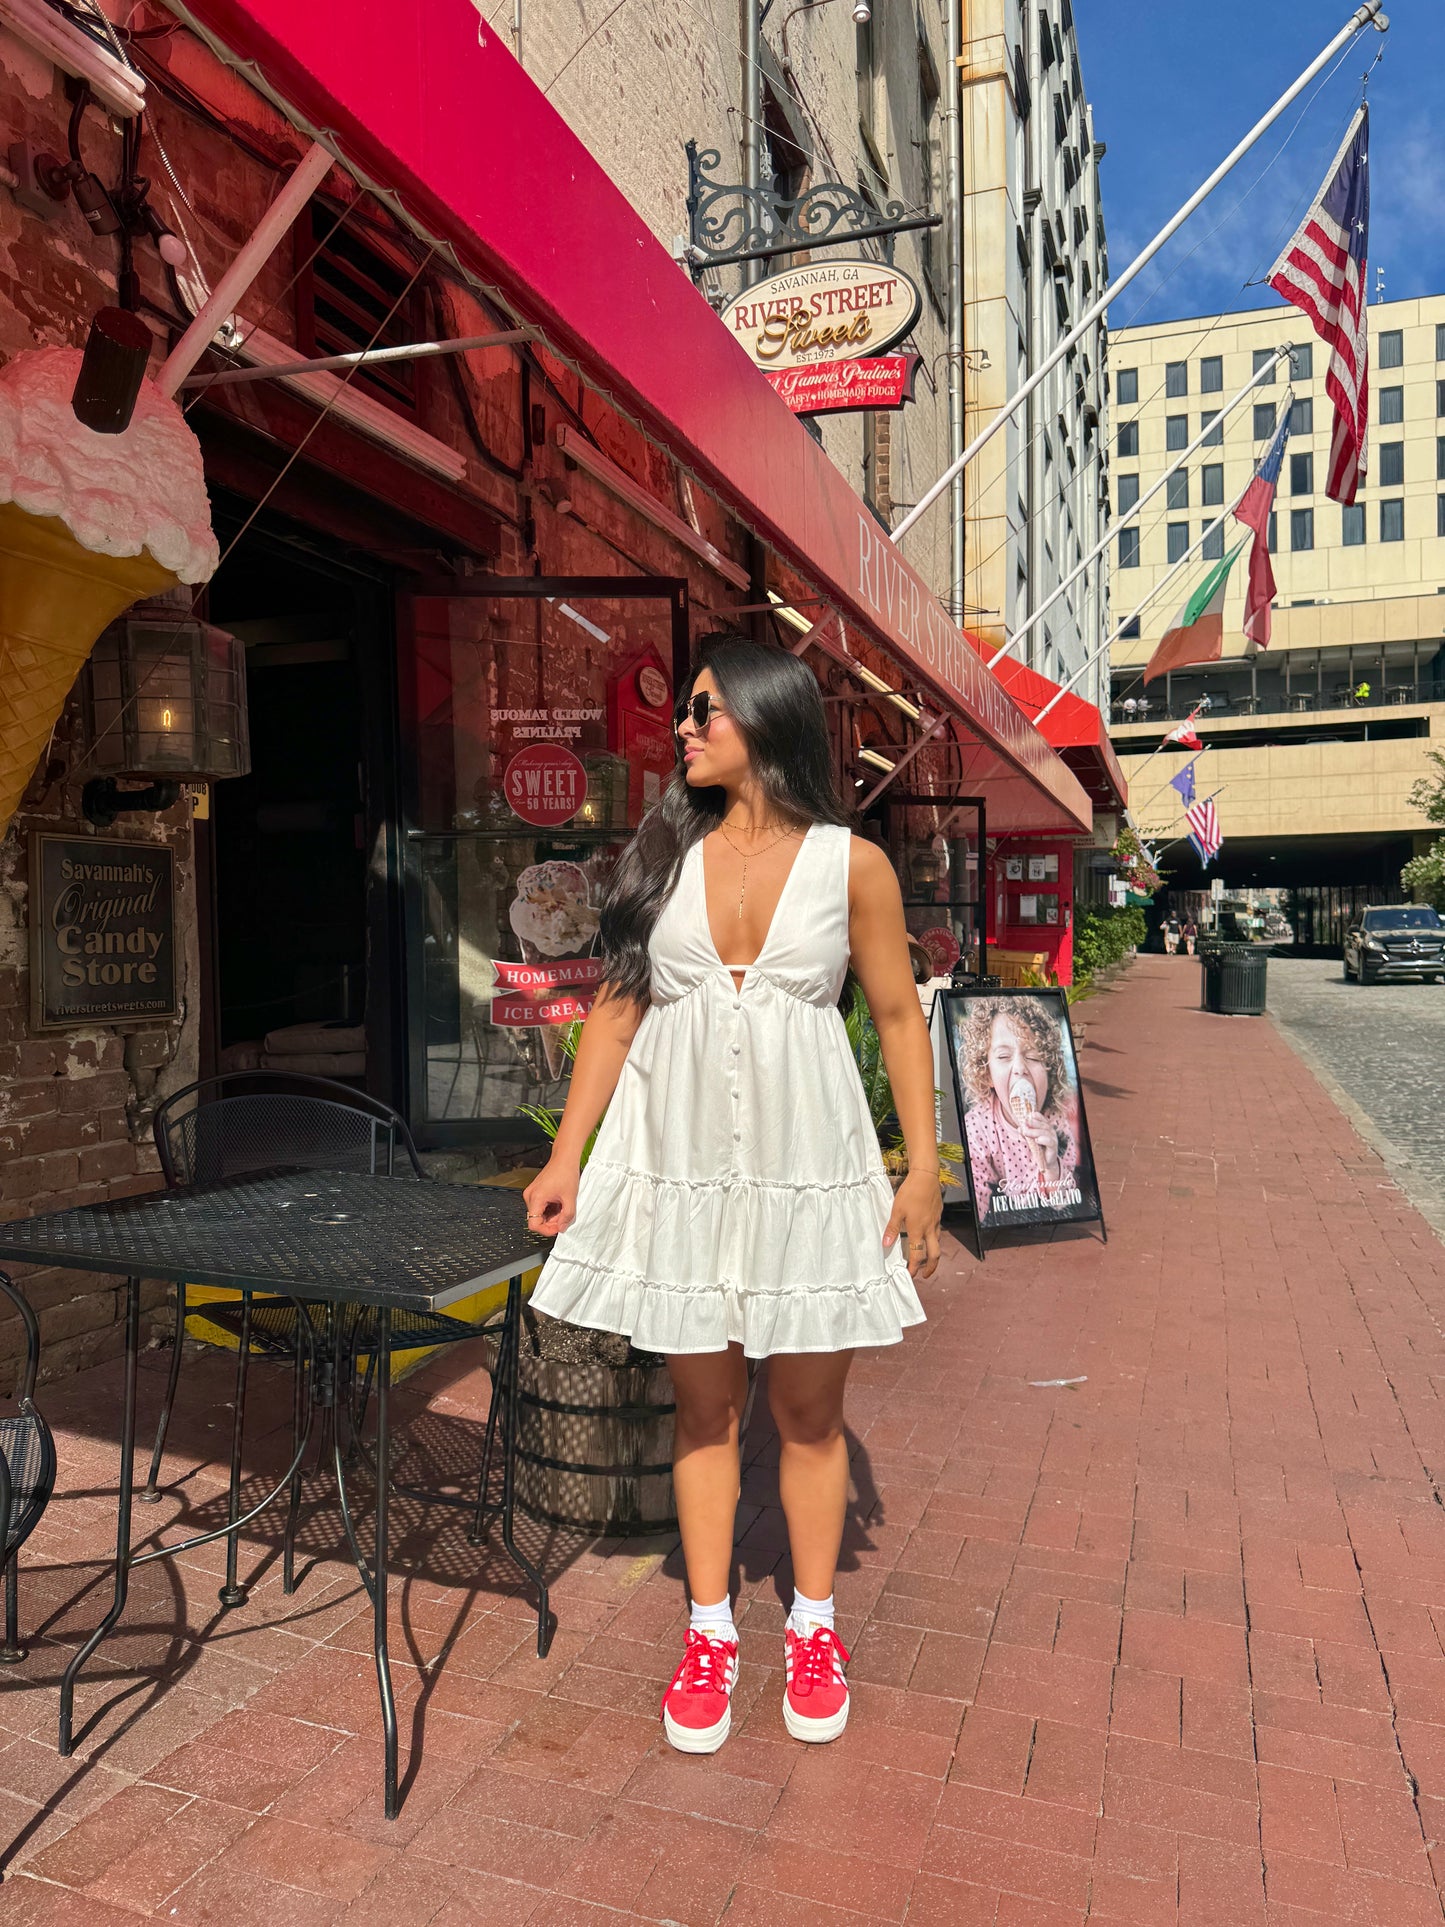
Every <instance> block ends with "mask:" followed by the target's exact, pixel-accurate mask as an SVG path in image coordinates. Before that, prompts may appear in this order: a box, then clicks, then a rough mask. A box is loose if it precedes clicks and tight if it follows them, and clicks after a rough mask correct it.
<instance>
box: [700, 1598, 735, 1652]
mask: <svg viewBox="0 0 1445 1927" xmlns="http://www.w3.org/2000/svg"><path fill="white" fill-rule="evenodd" d="M689 1630H690V1631H692V1632H695V1633H706V1634H707V1636H708V1638H709V1639H721V1640H723V1641H724V1642H726V1641H728V1640H731V1641H732V1642H733V1643H734V1644H736V1643H737V1636H738V1629H737V1627H736V1626H734V1624H733V1609H732V1601H731V1600H730V1599H728V1598H727V1597H726V1595H724V1597H723V1598H721V1599H720V1600H719V1601H718V1603H717V1604H716V1605H715V1606H700V1605H699V1604H698V1603H697V1601H696V1600H695V1599H694V1600H693V1602H692V1624H691V1627H690V1629H689Z"/></svg>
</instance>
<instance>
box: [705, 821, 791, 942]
mask: <svg viewBox="0 0 1445 1927" xmlns="http://www.w3.org/2000/svg"><path fill="white" fill-rule="evenodd" d="M718 828H719V829H720V830H721V831H722V834H723V841H724V842H725V843H727V845H728V847H729V848H730V849H733V850H737V853H738V855H739V856H740V857H741V858H742V860H743V883H742V888H741V889H740V890H739V891H738V921H739V922H741V921H742V915H743V902H744V900H745V899H746V897H747V894H748V865H749V863H751V862H752V860H753V858H754V857H759V856H766V855H767V853H768V851H769V850H776V849H777V847H778V845H779V844H780V843H786V842H787V840H788V838H789V837H790V836H796V835H797V834H798V832H797V831H796V830H784V831H783V833H782V835H781V836H775V837H774V838H773V840H772V842H771V843H765V844H764V845H763V847H762V849H760V850H754V851H752V852H751V854H749V852H748V851H747V850H740V849H738V846H737V844H736V843H734V842H733V840H732V838H731V836H729V835H728V828H727V825H726V823H722V822H719V824H718Z"/></svg>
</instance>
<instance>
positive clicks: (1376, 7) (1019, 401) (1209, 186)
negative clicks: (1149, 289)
mask: <svg viewBox="0 0 1445 1927" xmlns="http://www.w3.org/2000/svg"><path fill="white" fill-rule="evenodd" d="M1382 6H1383V0H1364V5H1363V6H1360V7H1357V8H1356V9H1355V11H1354V13H1353V14H1352V15H1351V16H1350V18H1349V20H1348V21H1346V23H1345V25H1344V26H1343V27H1341V29H1340V31H1339V32H1338V33H1337V34H1336V35H1335V37H1334V39H1333V40H1331V42H1330V43H1329V45H1328V46H1327V47H1326V48H1325V49H1324V51H1323V52H1322V53H1321V54H1319V55H1318V56H1317V57H1316V58H1315V59H1314V60H1312V61H1311V62H1310V64H1309V66H1308V67H1306V68H1305V70H1304V72H1303V73H1302V74H1301V75H1300V77H1299V79H1298V80H1296V81H1295V82H1294V83H1293V85H1292V86H1290V87H1288V88H1287V89H1286V90H1285V92H1284V93H1282V94H1281V95H1280V97H1279V99H1278V100H1277V101H1276V102H1275V103H1274V105H1273V107H1271V108H1270V110H1269V112H1268V113H1267V114H1265V115H1264V117H1263V118H1262V119H1261V120H1258V121H1256V122H1255V124H1254V126H1253V127H1251V128H1250V130H1249V132H1248V133H1247V134H1246V135H1245V136H1244V139H1243V140H1241V141H1240V142H1239V143H1238V144H1237V145H1236V146H1235V147H1234V148H1233V149H1232V150H1231V151H1230V152H1229V153H1228V154H1227V155H1226V156H1225V157H1224V159H1223V160H1222V161H1221V162H1220V163H1219V165H1218V167H1216V168H1215V170H1214V172H1213V173H1212V174H1211V175H1210V176H1209V178H1208V180H1206V181H1203V182H1201V184H1200V185H1199V186H1198V187H1197V188H1195V190H1194V192H1193V193H1192V194H1191V195H1190V197H1189V199H1188V200H1187V201H1186V202H1185V203H1184V205H1183V207H1181V208H1180V209H1179V211H1178V213H1177V214H1175V215H1173V216H1172V218H1171V219H1170V220H1168V221H1167V222H1166V223H1165V225H1164V226H1163V227H1162V228H1160V230H1159V232H1158V233H1157V234H1156V235H1155V236H1154V239H1153V240H1152V241H1151V242H1150V243H1149V245H1148V246H1147V247H1146V248H1145V249H1144V251H1143V253H1142V254H1137V255H1135V257H1134V259H1133V260H1132V261H1131V262H1130V263H1129V265H1128V267H1127V268H1125V270H1124V272H1123V273H1122V274H1121V275H1120V276H1119V278H1118V280H1117V281H1111V282H1110V283H1109V285H1108V287H1107V288H1105V289H1104V291H1103V293H1102V294H1101V295H1100V296H1099V298H1098V300H1097V301H1095V302H1094V304H1093V306H1092V307H1091V308H1089V309H1088V310H1087V311H1086V313H1085V314H1084V316H1083V318H1082V319H1081V320H1080V321H1078V322H1076V323H1075V325H1074V327H1073V328H1072V329H1071V330H1070V331H1069V333H1068V334H1066V335H1065V336H1064V338H1063V340H1062V341H1061V342H1060V343H1059V345H1058V347H1057V348H1055V349H1054V351H1053V353H1052V354H1051V355H1047V356H1046V357H1045V358H1044V360H1043V361H1042V362H1040V364H1039V366H1038V367H1037V368H1036V369H1035V370H1034V372H1033V373H1032V374H1031V375H1030V376H1029V378H1028V380H1027V381H1026V382H1025V383H1024V385H1023V386H1022V388H1020V389H1018V390H1016V392H1015V393H1014V394H1012V395H1011V396H1010V397H1009V399H1008V400H1007V401H1006V402H1005V403H1004V405H1003V407H1002V408H1001V409H1000V410H999V411H998V413H997V414H996V415H995V416H994V418H993V420H992V421H991V422H989V423H988V425H987V427H985V428H982V429H980V431H979V432H978V434H977V435H975V436H974V438H973V440H972V441H971V442H970V443H969V444H968V447H967V448H965V449H964V451H963V453H962V454H961V455H959V456H957V457H955V459H954V460H953V461H952V462H950V463H949V465H948V467H947V468H946V469H945V470H944V471H943V473H942V475H940V476H939V478H938V480H937V481H936V482H934V483H933V485H932V486H931V487H930V488H929V489H927V490H926V491H925V493H924V494H922V495H921V496H920V497H919V498H918V500H917V501H916V502H915V503H914V505H913V507H912V508H911V509H910V510H909V511H908V513H907V515H905V516H904V518H903V520H902V521H901V522H900V523H899V524H898V527H897V528H896V529H894V530H893V532H892V539H893V541H894V542H898V541H901V539H902V538H903V537H904V536H905V535H906V534H907V533H908V531H909V529H911V528H912V527H913V524H914V523H915V522H916V521H917V520H918V518H919V517H920V516H921V515H922V514H923V513H924V511H925V510H926V509H929V508H931V507H932V506H933V504H934V503H935V502H936V501H937V500H938V498H939V496H940V495H942V494H943V493H944V491H945V490H946V489H947V488H948V487H949V485H950V483H951V482H952V481H953V478H954V476H955V475H959V474H961V473H962V472H963V470H964V469H965V468H967V467H968V464H969V463H970V462H971V461H972V460H973V458H974V456H975V455H977V454H978V452H979V450H980V449H981V448H983V447H984V445H985V444H986V443H988V442H990V441H992V439H993V437H994V436H995V435H996V434H997V433H998V431H999V430H1000V429H1001V428H1002V427H1003V426H1004V424H1005V423H1006V422H1008V421H1010V420H1011V419H1012V418H1013V416H1014V415H1016V414H1017V413H1018V411H1019V409H1020V407H1021V406H1022V405H1023V403H1024V402H1025V401H1027V399H1028V398H1029V396H1030V395H1031V394H1032V393H1033V392H1034V390H1035V389H1036V388H1037V387H1038V386H1039V384H1040V382H1042V381H1043V380H1044V379H1045V377H1046V376H1047V375H1048V374H1049V373H1050V372H1051V371H1052V370H1053V369H1054V368H1056V367H1057V366H1058V364H1059V363H1060V362H1061V361H1062V360H1063V359H1064V357H1065V355H1067V354H1068V352H1069V350H1070V349H1071V348H1073V347H1075V346H1076V345H1077V344H1078V343H1079V342H1080V341H1081V340H1082V339H1083V337H1084V336H1085V335H1086V334H1087V333H1088V332H1089V330H1090V328H1092V327H1093V326H1094V324H1095V322H1096V321H1098V319H1099V318H1100V316H1101V315H1103V314H1104V313H1105V311H1106V310H1107V309H1108V307H1109V305H1110V303H1111V302H1112V301H1113V300H1114V299H1115V297H1116V296H1118V295H1121V294H1122V293H1123V292H1124V290H1125V288H1127V287H1128V285H1129V283H1130V282H1131V281H1132V280H1133V279H1134V278H1135V276H1136V275H1138V274H1140V273H1142V272H1143V270H1144V269H1145V268H1146V267H1147V266H1148V265H1149V263H1150V262H1151V261H1152V260H1153V259H1154V256H1155V255H1156V254H1157V253H1158V252H1159V250H1160V248H1162V247H1163V245H1164V243H1165V242H1166V241H1168V240H1169V239H1170V238H1171V236H1173V235H1174V234H1176V233H1177V232H1178V230H1179V229H1180V228H1181V227H1182V226H1183V225H1184V223H1185V222H1186V221H1187V220H1188V219H1189V216H1190V215H1191V214H1192V213H1193V212H1194V210H1195V209H1196V208H1197V207H1198V206H1199V205H1200V204H1201V203H1202V202H1204V201H1206V200H1208V198H1209V196H1210V195H1211V194H1212V193H1213V192H1214V190H1215V188H1216V187H1218V185H1219V183H1220V182H1221V181H1222V180H1223V179H1224V177H1225V175H1226V174H1228V173H1230V172H1231V171H1232V169H1233V168H1234V167H1235V166H1236V165H1237V164H1238V163H1239V162H1240V161H1241V160H1242V159H1243V158H1244V156H1245V155H1246V154H1247V153H1248V152H1249V150H1250V148H1251V147H1253V146H1254V144H1255V142H1256V141H1257V140H1259V138H1260V137H1261V135H1263V134H1266V133H1268V131H1269V129H1270V128H1271V127H1272V126H1273V125H1274V123H1275V122H1276V121H1277V120H1278V119H1279V117H1280V115H1281V114H1282V113H1283V112H1284V111H1285V109H1286V108H1287V107H1288V106H1289V105H1290V103H1291V101H1293V100H1296V99H1297V98H1298V97H1299V95H1300V94H1302V93H1303V92H1304V90H1305V88H1306V87H1308V86H1309V84H1310V82H1311V81H1312V80H1313V79H1314V77H1315V75H1316V74H1317V73H1319V72H1320V70H1321V69H1322V68H1324V67H1326V66H1328V65H1329V63H1330V61H1331V60H1333V59H1334V57H1335V55H1336V54H1337V53H1338V52H1339V51H1340V49H1341V48H1342V47H1345V46H1348V45H1349V43H1350V41H1351V40H1353V39H1354V37H1355V35H1356V34H1357V33H1361V32H1363V30H1364V29H1365V28H1366V27H1368V26H1374V27H1375V28H1377V29H1378V31H1379V32H1381V33H1384V32H1386V31H1387V29H1388V27H1389V24H1390V23H1389V21H1388V20H1387V19H1386V18H1385V15H1384V13H1383V12H1382V10H1381V9H1382Z"/></svg>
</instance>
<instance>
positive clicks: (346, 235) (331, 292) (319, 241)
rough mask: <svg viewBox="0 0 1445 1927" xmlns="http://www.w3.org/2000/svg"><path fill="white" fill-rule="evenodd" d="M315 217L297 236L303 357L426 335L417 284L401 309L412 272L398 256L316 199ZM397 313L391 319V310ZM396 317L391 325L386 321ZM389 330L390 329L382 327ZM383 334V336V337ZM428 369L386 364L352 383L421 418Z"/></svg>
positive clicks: (299, 330)
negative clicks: (419, 398) (422, 387)
mask: <svg viewBox="0 0 1445 1927" xmlns="http://www.w3.org/2000/svg"><path fill="white" fill-rule="evenodd" d="M309 215H310V218H309V220H307V219H306V218H305V217H303V218H302V219H301V220H299V221H298V222H297V223H296V226H295V228H294V229H293V230H292V232H293V234H294V235H295V250H296V264H297V275H296V292H295V300H296V345H297V347H298V349H299V350H300V352H301V353H302V354H303V355H316V356H320V355H348V354H354V353H355V352H356V350H357V349H359V348H369V347H377V348H391V347H399V346H401V345H402V344H403V343H405V342H409V341H420V340H422V339H423V338H424V336H425V334H426V328H425V325H424V320H423V305H422V301H421V298H420V289H421V284H420V283H418V284H417V287H416V288H414V289H413V290H412V292H411V294H410V295H407V296H406V298H405V299H404V300H402V301H401V305H400V306H399V307H397V305H396V304H397V300H398V297H400V296H401V295H403V293H404V291H405V289H406V286H407V283H408V282H409V281H410V280H411V278H412V275H413V274H414V273H415V268H414V266H408V265H407V264H406V262H405V259H404V258H403V257H401V256H398V257H397V258H393V257H392V256H391V255H389V254H387V253H385V252H383V250H382V249H381V248H379V247H378V246H376V245H375V243H374V242H373V241H371V240H370V239H369V238H368V237H367V235H366V233H365V231H364V230H363V229H362V228H360V227H359V226H358V225H356V224H355V221H354V217H353V219H352V220H349V221H343V220H342V217H341V212H340V210H339V209H338V208H336V207H334V206H333V205H332V204H331V203H330V202H327V201H319V200H318V201H313V202H312V203H311V206H310V209H309ZM393 308H395V309H396V312H395V313H394V314H392V309H393ZM388 315H391V319H390V320H389V321H388V320H387V316H388ZM383 324H385V325H383ZM378 330H380V332H379V333H378ZM424 366H425V364H424V363H421V362H415V361H393V362H384V363H382V364H381V365H380V366H379V367H371V368H362V369H359V370H358V371H357V372H356V373H355V374H354V375H352V377H351V385H352V386H354V387H356V388H359V389H363V390H365V391H367V392H369V393H370V394H372V395H374V396H375V397H376V398H377V399H378V400H379V401H384V402H386V403H387V404H388V406H390V407H392V408H394V409H396V410H397V412H398V413H399V414H403V415H410V416H412V417H415V416H416V413H417V395H418V383H419V377H420V373H421V369H422V368H423V367H424Z"/></svg>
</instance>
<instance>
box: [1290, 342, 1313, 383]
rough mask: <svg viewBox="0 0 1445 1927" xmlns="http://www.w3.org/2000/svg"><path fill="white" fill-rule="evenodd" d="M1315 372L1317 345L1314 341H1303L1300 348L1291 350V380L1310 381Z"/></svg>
mask: <svg viewBox="0 0 1445 1927" xmlns="http://www.w3.org/2000/svg"><path fill="white" fill-rule="evenodd" d="M1314 372H1315V345H1314V343H1313V342H1312V341H1304V342H1301V343H1300V345H1299V347H1298V348H1291V349H1290V351H1289V374H1290V380H1291V381H1310V380H1312V379H1313V377H1314Z"/></svg>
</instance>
